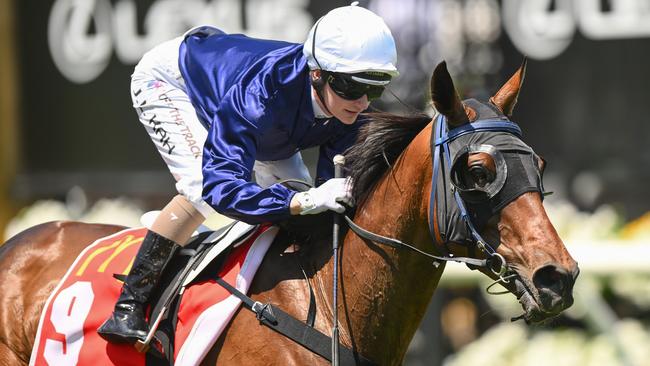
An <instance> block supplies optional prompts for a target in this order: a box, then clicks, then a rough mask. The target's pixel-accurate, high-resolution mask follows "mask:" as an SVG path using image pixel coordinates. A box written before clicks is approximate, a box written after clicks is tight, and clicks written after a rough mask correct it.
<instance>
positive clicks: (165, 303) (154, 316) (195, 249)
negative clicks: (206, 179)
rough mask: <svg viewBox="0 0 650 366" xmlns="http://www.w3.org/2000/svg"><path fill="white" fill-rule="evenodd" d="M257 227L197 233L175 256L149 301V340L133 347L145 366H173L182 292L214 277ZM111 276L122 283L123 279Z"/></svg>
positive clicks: (235, 224) (234, 226) (242, 225)
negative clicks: (142, 356)
mask: <svg viewBox="0 0 650 366" xmlns="http://www.w3.org/2000/svg"><path fill="white" fill-rule="evenodd" d="M259 228H260V225H250V224H246V223H244V222H241V221H235V222H232V223H230V224H228V225H226V226H224V227H222V228H220V229H218V230H216V231H206V232H201V233H199V234H198V235H196V236H194V238H193V239H192V240H191V241H190V243H189V244H188V245H186V246H184V247H183V248H182V249H181V250H179V251H178V252H177V253H176V254H175V255H174V257H173V258H172V260H171V262H170V263H169V264H168V265H167V267H166V269H165V272H164V274H163V276H162V278H161V281H160V284H159V286H158V289H157V290H156V291H155V292H154V293H153V294H152V296H151V299H150V301H149V305H150V309H151V312H150V315H149V327H150V329H151V331H150V335H149V338H148V339H147V341H146V342H144V343H141V344H139V346H136V348H138V347H139V349H138V350H139V351H144V352H146V365H148V366H163V365H164V366H168V365H173V355H174V351H175V350H174V343H175V342H174V337H175V333H176V324H177V321H178V307H179V305H180V302H181V301H180V300H181V298H182V295H183V293H184V290H185V289H186V288H188V287H189V286H191V285H193V284H194V283H198V282H201V281H205V280H207V279H209V278H214V274H215V273H218V272H219V271H220V269H221V268H222V266H223V263H224V261H225V259H226V258H227V257H228V255H229V254H230V253H231V252H232V250H233V249H235V248H237V247H238V246H239V245H241V244H242V243H245V242H246V241H247V240H248V239H249V238H250V237H251V236H253V235H254V234H255V233H256V232H258V229H259ZM113 276H114V277H115V278H117V279H118V280H121V281H123V280H124V278H125V277H126V276H125V275H121V274H114V275H113Z"/></svg>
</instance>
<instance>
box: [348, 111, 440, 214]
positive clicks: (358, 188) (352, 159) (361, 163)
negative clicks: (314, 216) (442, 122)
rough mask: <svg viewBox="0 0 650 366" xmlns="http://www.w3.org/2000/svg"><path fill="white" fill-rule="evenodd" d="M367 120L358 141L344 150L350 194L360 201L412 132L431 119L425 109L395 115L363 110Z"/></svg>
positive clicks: (365, 196) (405, 144)
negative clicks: (418, 111)
mask: <svg viewBox="0 0 650 366" xmlns="http://www.w3.org/2000/svg"><path fill="white" fill-rule="evenodd" d="M364 117H366V118H367V121H368V122H367V123H366V124H365V125H364V126H363V127H361V129H360V130H359V136H358V138H357V142H356V143H355V144H354V145H353V146H352V147H350V148H349V149H348V150H347V151H346V152H345V165H346V170H347V173H348V175H349V176H350V177H351V178H352V181H353V186H352V196H353V197H354V200H355V201H356V202H357V204H361V203H362V202H363V201H364V200H365V199H366V198H367V197H368V195H369V194H370V192H371V191H372V190H373V188H374V187H375V184H376V183H377V181H378V180H379V178H381V177H382V176H383V174H384V173H385V172H386V171H387V170H388V168H389V167H390V166H392V164H393V163H394V162H395V160H397V158H398V157H399V156H400V155H401V154H402V152H403V151H404V149H406V147H407V146H408V144H409V143H410V142H411V141H412V140H413V138H415V136H416V135H417V134H418V133H419V132H420V131H422V130H423V129H424V127H425V126H426V125H428V124H429V122H431V117H430V116H427V115H426V114H424V113H413V114H410V115H405V116H401V115H396V114H392V113H388V112H371V113H366V114H364Z"/></svg>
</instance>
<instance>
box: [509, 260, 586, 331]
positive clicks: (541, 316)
mask: <svg viewBox="0 0 650 366" xmlns="http://www.w3.org/2000/svg"><path fill="white" fill-rule="evenodd" d="M579 272H580V271H579V269H578V267H577V266H576V267H575V269H572V270H570V271H569V270H566V269H564V268H562V267H560V266H559V265H556V264H553V263H551V264H547V265H544V266H541V267H539V268H538V269H536V270H535V272H534V273H533V276H532V278H531V279H527V278H526V277H524V276H521V275H520V276H518V278H516V279H515V287H516V294H517V297H518V298H519V302H520V303H521V305H522V307H523V309H524V315H523V319H524V320H526V322H527V323H533V324H537V323H542V322H545V321H547V320H550V319H552V318H555V317H556V316H558V315H559V314H560V313H561V312H562V311H564V310H566V309H567V308H569V307H570V306H571V305H573V285H574V283H575V280H576V278H577V277H578V274H579Z"/></svg>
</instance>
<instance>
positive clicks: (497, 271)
mask: <svg viewBox="0 0 650 366" xmlns="http://www.w3.org/2000/svg"><path fill="white" fill-rule="evenodd" d="M495 258H496V259H497V261H496V262H495V261H494V259H495ZM497 264H498V267H497V266H496V265H497ZM487 265H488V268H489V269H490V271H491V272H492V273H493V274H494V275H496V276H498V277H503V275H504V274H506V271H508V264H507V263H506V259H505V258H503V256H502V255H501V254H499V253H497V252H494V253H492V254H490V257H489V258H488V260H487Z"/></svg>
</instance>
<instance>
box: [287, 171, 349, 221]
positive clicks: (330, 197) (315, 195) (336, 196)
mask: <svg viewBox="0 0 650 366" xmlns="http://www.w3.org/2000/svg"><path fill="white" fill-rule="evenodd" d="M351 189H352V184H351V181H350V179H349V178H332V179H330V180H328V181H327V182H325V183H323V184H321V185H320V186H319V187H317V188H311V189H310V190H308V191H306V192H300V193H296V198H297V199H298V203H300V214H301V215H311V214H317V213H321V212H323V211H326V210H332V211H336V212H338V213H343V212H344V211H345V207H343V205H341V204H340V203H339V202H344V203H346V204H347V205H349V206H352V191H351Z"/></svg>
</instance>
